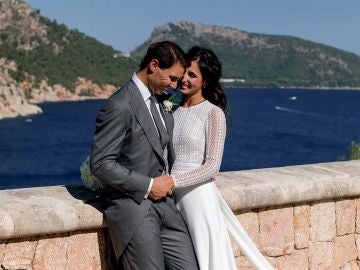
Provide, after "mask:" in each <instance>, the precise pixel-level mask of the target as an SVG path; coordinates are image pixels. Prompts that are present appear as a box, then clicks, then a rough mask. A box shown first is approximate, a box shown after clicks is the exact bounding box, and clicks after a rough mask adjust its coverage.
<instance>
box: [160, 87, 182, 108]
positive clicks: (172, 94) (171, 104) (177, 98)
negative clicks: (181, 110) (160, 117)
mask: <svg viewBox="0 0 360 270" xmlns="http://www.w3.org/2000/svg"><path fill="white" fill-rule="evenodd" d="M181 99H182V95H181V92H180V91H175V90H167V91H166V92H165V93H164V95H163V97H162V101H161V105H162V107H163V109H164V111H166V112H168V113H173V112H174V111H175V110H176V109H177V108H178V107H179V105H180V102H181Z"/></svg>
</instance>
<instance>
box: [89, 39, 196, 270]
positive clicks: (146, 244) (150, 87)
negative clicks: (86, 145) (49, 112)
mask: <svg viewBox="0 0 360 270" xmlns="http://www.w3.org/2000/svg"><path fill="white" fill-rule="evenodd" d="M185 68H186V61H185V56H184V52H183V51H182V49H181V48H180V47H179V46H178V45H176V44H175V43H173V42H169V41H163V42H158V43H154V44H152V45H150V47H149V48H148V50H147V53H146V55H145V57H144V59H143V60H142V62H141V64H140V69H139V71H137V72H136V73H134V74H133V76H132V78H131V80H130V81H129V82H128V83H127V84H126V85H125V86H123V87H121V89H119V90H118V91H117V92H115V93H114V94H113V95H112V96H111V97H110V98H109V99H108V101H107V102H106V104H105V105H104V106H103V108H102V109H101V110H100V112H99V113H98V116H97V119H96V131H95V136H94V141H93V147H92V151H91V158H90V167H91V171H92V173H93V174H94V175H96V176H97V177H98V178H99V179H100V180H101V181H102V183H103V184H105V185H106V188H105V189H104V190H103V192H102V196H103V198H104V199H106V200H107V202H108V207H107V208H106V210H105V217H106V221H107V224H108V229H109V234H110V239H111V242H112V245H113V247H114V251H115V255H116V260H117V261H118V262H119V264H120V265H122V267H123V268H124V269H139V270H155V269H157V270H158V269H159V270H163V269H184V270H192V269H198V267H197V263H196V258H195V255H194V250H193V246H192V243H191V239H190V236H189V233H188V231H187V227H186V225H185V223H184V221H183V219H182V218H181V216H180V214H179V212H178V211H177V209H176V207H175V203H174V201H173V198H172V196H171V189H172V187H173V181H172V178H171V177H170V176H168V175H167V174H168V173H169V172H170V171H171V167H172V164H173V162H174V159H175V157H174V150H173V146H172V132H173V124H174V123H173V118H172V115H171V114H169V113H168V112H165V111H164V110H163V108H162V106H161V105H160V104H158V103H157V101H155V98H154V95H156V94H157V95H159V94H161V93H163V91H164V90H165V89H166V88H168V87H171V88H176V86H177V82H178V81H179V80H180V78H181V77H182V76H183V74H184V71H185ZM169 194H170V195H169Z"/></svg>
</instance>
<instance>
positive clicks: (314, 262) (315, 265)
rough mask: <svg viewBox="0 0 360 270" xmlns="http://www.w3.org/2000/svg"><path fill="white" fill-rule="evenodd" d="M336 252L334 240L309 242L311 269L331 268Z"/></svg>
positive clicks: (322, 269) (323, 269)
mask: <svg viewBox="0 0 360 270" xmlns="http://www.w3.org/2000/svg"><path fill="white" fill-rule="evenodd" d="M333 253H334V244H333V243H332V242H309V269H310V270H320V269H321V270H325V269H327V270H329V269H330V268H331V261H332V257H333Z"/></svg>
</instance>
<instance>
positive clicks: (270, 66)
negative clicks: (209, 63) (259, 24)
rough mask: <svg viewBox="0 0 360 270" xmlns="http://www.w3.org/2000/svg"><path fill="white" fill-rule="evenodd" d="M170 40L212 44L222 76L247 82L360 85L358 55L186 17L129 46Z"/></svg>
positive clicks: (137, 54) (136, 55)
mask: <svg viewBox="0 0 360 270" xmlns="http://www.w3.org/2000/svg"><path fill="white" fill-rule="evenodd" d="M160 40H171V41H174V42H176V43H178V44H179V45H180V46H181V47H182V48H183V49H185V50H188V49H189V48H190V47H191V46H193V45H199V46H205V47H208V48H211V49H212V50H214V52H215V53H216V54H217V55H218V57H219V59H220V60H221V61H222V64H223V78H227V79H228V80H227V81H230V82H231V81H232V83H236V84H237V85H241V86H249V87H254V86H258V87H316V88H318V87H330V88H342V87H352V88H359V87H360V57H359V56H358V55H356V54H353V53H350V52H345V51H342V50H339V49H336V48H334V47H330V46H326V45H322V44H318V43H314V42H311V41H307V40H304V39H300V38H296V37H290V36H277V35H264V34H256V33H249V32H245V31H241V30H238V29H234V28H229V27H222V26H210V25H204V24H199V23H192V22H187V21H180V22H177V23H168V24H166V25H163V26H160V27H157V28H155V29H154V30H153V32H152V33H151V36H150V38H149V39H147V40H146V41H145V42H144V43H143V44H142V45H140V46H139V47H137V48H136V49H135V50H133V51H132V52H131V56H132V57H134V58H136V59H139V58H141V56H142V55H143V54H144V53H145V50H146V48H147V47H148V45H149V44H150V43H152V42H156V41H160Z"/></svg>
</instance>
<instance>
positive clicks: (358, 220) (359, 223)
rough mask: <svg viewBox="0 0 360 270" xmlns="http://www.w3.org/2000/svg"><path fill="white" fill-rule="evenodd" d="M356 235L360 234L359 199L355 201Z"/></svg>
mask: <svg viewBox="0 0 360 270" xmlns="http://www.w3.org/2000/svg"><path fill="white" fill-rule="evenodd" d="M355 204H356V233H360V199H356V201H355Z"/></svg>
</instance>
